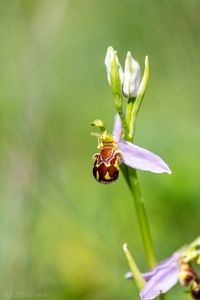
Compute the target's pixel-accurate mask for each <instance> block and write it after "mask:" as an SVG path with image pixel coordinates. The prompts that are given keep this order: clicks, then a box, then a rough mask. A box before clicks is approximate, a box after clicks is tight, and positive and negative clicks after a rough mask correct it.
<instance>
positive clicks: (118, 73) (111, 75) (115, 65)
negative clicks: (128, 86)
mask: <svg viewBox="0 0 200 300" xmlns="http://www.w3.org/2000/svg"><path fill="white" fill-rule="evenodd" d="M105 65H106V71H107V79H108V82H109V84H110V86H111V87H112V90H113V92H114V93H118V92H119V93H121V87H122V84H123V77H124V75H123V70H122V66H121V65H120V63H119V59H118V56H117V52H116V51H115V50H114V49H113V47H108V50H107V53H106V57H105Z"/></svg>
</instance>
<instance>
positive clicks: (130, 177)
mask: <svg viewBox="0 0 200 300" xmlns="http://www.w3.org/2000/svg"><path fill="white" fill-rule="evenodd" d="M122 171H123V173H124V176H125V178H126V181H127V184H128V187H129V189H130V192H131V194H132V196H133V200H134V205H135V209H136V214H137V218H138V223H139V227H140V231H141V236H142V240H143V244H144V250H145V255H146V259H147V263H148V266H149V268H150V269H153V268H154V267H155V265H156V259H155V254H154V249H153V243H152V238H151V232H150V228H149V222H148V219H147V214H146V211H145V206H144V200H143V197H142V195H141V191H140V187H139V181H138V178H137V173H136V170H134V169H129V168H128V167H127V166H125V165H124V166H123V168H122Z"/></svg>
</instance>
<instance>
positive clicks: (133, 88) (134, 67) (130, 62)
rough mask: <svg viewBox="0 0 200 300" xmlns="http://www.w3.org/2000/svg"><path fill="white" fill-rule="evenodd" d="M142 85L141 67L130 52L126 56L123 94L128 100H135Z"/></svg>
mask: <svg viewBox="0 0 200 300" xmlns="http://www.w3.org/2000/svg"><path fill="white" fill-rule="evenodd" d="M139 85H140V65H139V63H138V62H137V61H136V60H135V59H134V58H133V57H132V55H131V52H130V51H129V52H128V53H127V56H126V61H125V70H124V84H123V93H124V96H125V97H127V98H135V97H136V96H137V92H138V88H139Z"/></svg>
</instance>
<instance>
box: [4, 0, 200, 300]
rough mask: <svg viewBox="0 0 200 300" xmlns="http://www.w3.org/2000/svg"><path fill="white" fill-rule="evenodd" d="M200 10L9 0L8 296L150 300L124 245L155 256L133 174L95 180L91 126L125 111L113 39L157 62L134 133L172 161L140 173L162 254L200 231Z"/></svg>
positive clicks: (196, 5)
mask: <svg viewBox="0 0 200 300" xmlns="http://www.w3.org/2000/svg"><path fill="white" fill-rule="evenodd" d="M199 12H200V2H199V1H198V0H168V1H167V0H164V1H160V0H152V1H148V0H146V1H145V0H125V1H115V0H109V1H108V0H101V1H92V0H88V1H81V0H73V1H72V0H71V1H70V0H68V1H67V0H56V1H55V0H28V1H27V0H13V1H1V2H0V41H1V45H0V197H1V201H0V298H1V299H4V298H7V299H8V298H9V299H16V297H18V299H28V298H30V297H35V298H37V299H45V298H47V299H58V300H60V299H70V300H78V299H82V300H84V299H87V300H98V299H101V300H104V299H105V300H107V299H110V300H111V299H113V300H121V299H137V294H136V291H135V288H134V285H133V284H132V283H131V282H126V281H125V280H124V279H123V274H124V272H125V271H127V270H128V267H127V263H126V260H125V258H124V255H123V252H122V244H123V243H124V242H127V243H128V244H129V248H130V249H131V250H132V253H133V255H134V257H135V259H136V260H137V262H138V265H139V266H140V268H141V270H143V271H145V270H146V264H145V258H144V253H143V247H142V243H141V239H140V236H139V231H138V224H137V220H136V215H135V211H134V207H133V204H132V202H131V198H130V195H129V192H128V190H127V187H126V183H125V181H124V179H123V177H122V176H120V180H119V181H118V182H116V183H114V184H111V185H107V186H104V185H100V184H98V183H96V182H95V181H94V179H93V177H92V175H91V168H92V160H91V157H92V154H93V153H95V152H96V145H97V141H96V139H95V138H94V137H91V136H90V131H91V128H90V127H89V122H90V121H92V120H93V119H95V118H101V119H103V120H104V121H105V122H106V123H107V124H108V126H109V128H110V129H111V128H112V122H113V117H114V114H115V111H114V106H113V101H112V95H111V91H110V88H109V86H108V84H107V79H106V73H105V67H104V63H103V61H104V56H105V53H106V49H107V47H108V46H110V45H112V46H114V47H115V48H116V49H118V55H119V57H120V59H121V61H123V60H124V58H125V55H126V52H127V51H128V50H131V51H132V54H133V55H134V56H135V58H137V60H138V61H140V62H141V65H142V67H143V65H144V56H145V55H146V54H148V55H149V59H150V70H151V78H150V83H149V87H148V92H147V95H146V96H145V99H144V103H143V105H142V108H141V111H140V115H139V119H138V123H137V132H136V139H135V141H136V143H137V144H139V145H141V146H143V147H146V148H148V149H150V150H152V151H153V152H155V153H158V154H159V155H160V156H161V157H163V158H164V159H165V160H166V161H167V162H168V163H169V165H170V167H171V168H172V170H173V174H172V175H171V176H168V175H154V174H150V173H144V172H143V173H142V172H140V174H139V177H140V181H141V187H142V190H143V194H144V197H145V202H146V206H147V211H148V213H149V218H150V223H151V227H152V234H153V240H154V242H155V248H156V252H157V255H158V258H159V259H162V258H164V257H166V256H167V255H170V254H171V253H172V252H173V251H174V250H175V249H177V248H179V247H180V246H181V245H183V244H184V243H186V242H190V241H192V240H193V239H194V238H195V237H196V236H197V235H199V228H200V218H199V217H200V185H199V178H200V162H199V153H200V133H199V132H200V100H199V78H200V64H199V53H200V34H199V33H200V21H199ZM170 297H171V298H170ZM168 298H169V299H176V300H177V299H186V298H187V296H186V295H185V294H183V293H182V290H180V288H178V287H176V288H175V289H174V290H173V291H172V292H170V295H169V296H168Z"/></svg>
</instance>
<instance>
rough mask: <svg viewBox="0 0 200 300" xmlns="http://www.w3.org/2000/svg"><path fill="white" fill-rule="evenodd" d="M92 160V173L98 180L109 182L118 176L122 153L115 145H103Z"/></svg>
mask: <svg viewBox="0 0 200 300" xmlns="http://www.w3.org/2000/svg"><path fill="white" fill-rule="evenodd" d="M94 160H95V161H94V167H93V175H94V178H95V179H96V180H97V181H98V182H101V183H110V182H113V181H115V180H116V179H117V178H118V176H119V164H120V163H121V161H122V154H121V153H120V152H119V151H118V150H117V149H116V148H115V147H111V146H105V147H103V148H102V149H101V152H100V153H99V154H95V155H94Z"/></svg>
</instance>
